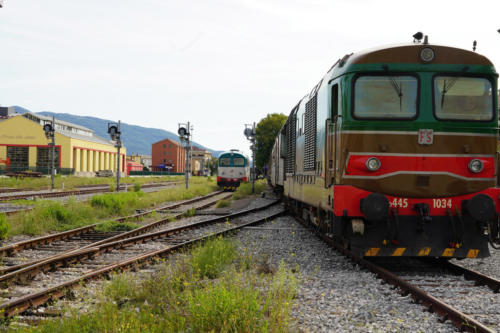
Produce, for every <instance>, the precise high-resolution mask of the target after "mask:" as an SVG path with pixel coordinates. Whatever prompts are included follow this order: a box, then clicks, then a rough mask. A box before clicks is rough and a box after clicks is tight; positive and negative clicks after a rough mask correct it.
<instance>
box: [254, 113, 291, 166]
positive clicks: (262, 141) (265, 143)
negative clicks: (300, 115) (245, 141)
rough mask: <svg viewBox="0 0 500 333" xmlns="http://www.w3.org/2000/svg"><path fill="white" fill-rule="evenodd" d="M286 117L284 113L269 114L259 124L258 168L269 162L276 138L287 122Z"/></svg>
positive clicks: (257, 129) (257, 130)
mask: <svg viewBox="0 0 500 333" xmlns="http://www.w3.org/2000/svg"><path fill="white" fill-rule="evenodd" d="M286 118H287V116H285V115H284V114H283V113H273V114H268V115H267V116H266V117H265V118H263V119H261V120H260V121H259V123H258V124H257V128H256V132H257V154H256V157H255V159H256V166H257V168H260V169H261V168H263V167H264V165H266V164H268V162H269V157H270V156H271V151H272V150H273V145H274V140H275V139H276V136H278V133H279V131H280V129H281V127H283V125H284V124H285V122H286Z"/></svg>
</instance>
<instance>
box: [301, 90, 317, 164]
mask: <svg viewBox="0 0 500 333" xmlns="http://www.w3.org/2000/svg"><path fill="white" fill-rule="evenodd" d="M317 97H318V95H317V94H314V96H313V97H312V98H311V99H310V100H309V101H308V102H307V103H306V119H305V129H304V134H305V147H304V171H314V170H315V166H316V100H317Z"/></svg>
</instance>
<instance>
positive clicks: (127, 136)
mask: <svg viewBox="0 0 500 333" xmlns="http://www.w3.org/2000/svg"><path fill="white" fill-rule="evenodd" d="M13 108H14V109H15V111H16V112H17V113H20V114H23V113H26V112H31V111H30V110H28V109H25V108H23V107H21V106H13ZM32 113H37V114H41V115H44V116H50V117H52V116H54V117H55V118H57V119H60V120H64V121H67V122H70V123H73V124H77V125H80V126H84V127H87V128H89V129H91V130H93V131H94V133H95V134H96V135H98V136H100V137H102V138H106V139H108V138H109V135H108V123H112V122H114V121H111V120H106V119H101V118H96V117H87V116H76V115H73V114H68V113H54V112H49V111H42V112H32ZM121 131H122V136H121V138H122V141H123V145H124V146H125V148H127V155H134V154H141V155H151V145H152V144H153V143H155V142H158V141H161V140H164V139H170V140H173V141H177V142H180V140H179V137H178V136H177V134H176V133H172V132H169V131H165V130H162V129H158V128H148V127H142V126H137V125H130V124H127V123H123V122H122V123H121ZM192 144H193V146H196V147H199V148H202V149H206V150H208V151H210V152H211V153H212V156H215V157H218V156H219V154H220V153H222V151H221V150H214V149H210V148H207V147H205V146H203V145H201V144H199V143H196V142H194V141H193V143H192Z"/></svg>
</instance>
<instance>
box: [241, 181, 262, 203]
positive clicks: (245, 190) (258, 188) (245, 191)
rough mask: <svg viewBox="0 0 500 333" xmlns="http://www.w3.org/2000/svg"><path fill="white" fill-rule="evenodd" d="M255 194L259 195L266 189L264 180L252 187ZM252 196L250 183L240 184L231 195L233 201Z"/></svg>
mask: <svg viewBox="0 0 500 333" xmlns="http://www.w3.org/2000/svg"><path fill="white" fill-rule="evenodd" d="M254 188H255V193H254V194H260V193H261V192H262V191H264V190H265V189H266V182H265V181H264V180H257V181H256V182H255V185H254ZM250 195H252V183H251V182H248V183H241V184H240V186H239V187H238V188H237V189H236V191H235V192H234V194H233V199H234V200H239V199H243V198H246V197H248V196H250Z"/></svg>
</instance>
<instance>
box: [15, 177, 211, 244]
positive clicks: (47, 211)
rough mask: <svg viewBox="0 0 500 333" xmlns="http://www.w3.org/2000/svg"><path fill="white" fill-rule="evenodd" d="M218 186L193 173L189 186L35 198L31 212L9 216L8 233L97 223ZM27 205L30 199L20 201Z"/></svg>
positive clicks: (34, 232)
mask: <svg viewBox="0 0 500 333" xmlns="http://www.w3.org/2000/svg"><path fill="white" fill-rule="evenodd" d="M216 189H217V185H216V184H215V181H212V182H208V181H207V179H206V178H204V177H192V179H191V181H190V186H189V189H188V190H186V189H185V188H184V187H183V186H177V187H174V188H168V189H165V190H162V191H158V192H153V193H143V192H142V191H139V192H120V193H106V194H101V195H95V196H94V197H92V199H91V200H90V201H89V202H77V201H76V200H74V199H69V200H68V201H67V202H66V203H61V202H56V201H50V200H36V201H30V202H29V204H30V205H34V208H33V209H32V210H31V211H28V212H22V213H19V214H15V215H11V216H8V217H7V223H8V225H9V228H10V230H9V233H8V235H9V236H12V235H18V234H28V235H41V234H44V233H46V232H49V231H64V230H69V229H73V228H78V227H82V226H85V225H89V224H93V223H97V222H98V221H99V220H102V219H109V218H112V217H118V216H125V215H131V214H133V213H134V212H135V210H136V209H150V208H154V207H156V206H158V205H159V204H161V203H164V202H169V201H180V200H186V199H191V198H194V197H196V196H202V195H207V194H209V193H211V192H213V191H214V190H216ZM17 203H21V204H24V205H26V204H27V201H18V202H17Z"/></svg>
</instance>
